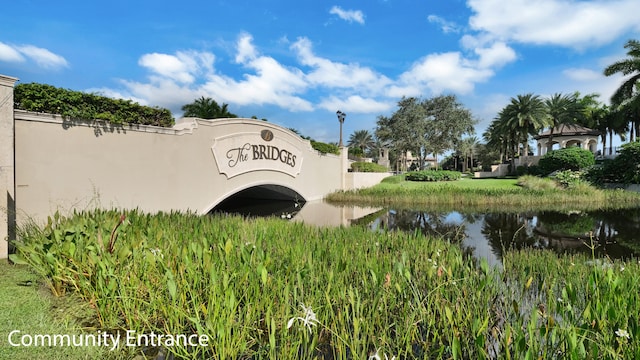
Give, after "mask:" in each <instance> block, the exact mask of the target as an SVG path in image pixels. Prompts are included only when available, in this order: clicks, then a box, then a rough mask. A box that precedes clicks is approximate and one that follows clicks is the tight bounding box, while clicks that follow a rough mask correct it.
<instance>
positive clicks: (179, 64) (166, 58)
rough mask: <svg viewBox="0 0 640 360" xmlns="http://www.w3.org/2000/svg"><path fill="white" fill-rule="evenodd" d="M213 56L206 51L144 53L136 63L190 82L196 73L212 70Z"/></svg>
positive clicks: (173, 78) (193, 79) (170, 77)
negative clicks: (169, 53) (171, 53)
mask: <svg viewBox="0 0 640 360" xmlns="http://www.w3.org/2000/svg"><path fill="white" fill-rule="evenodd" d="M214 60H215V56H214V55H213V54H211V53H207V52H196V51H188V52H183V51H178V52H177V53H176V54H175V55H168V54H159V53H152V54H145V55H143V56H142V57H141V58H140V60H139V61H138V64H140V65H141V66H143V67H146V68H147V69H149V70H151V71H152V72H153V73H156V74H158V75H161V76H163V77H166V78H169V79H172V80H175V81H178V82H181V83H185V84H190V83H193V82H194V81H195V79H196V75H198V74H201V73H203V72H207V71H212V66H213V61H214Z"/></svg>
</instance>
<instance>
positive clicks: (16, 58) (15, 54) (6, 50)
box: [0, 42, 25, 62]
mask: <svg viewBox="0 0 640 360" xmlns="http://www.w3.org/2000/svg"><path fill="white" fill-rule="evenodd" d="M24 60H25V59H24V57H23V56H22V55H21V54H20V52H19V51H18V50H16V49H14V48H13V47H11V46H9V45H7V44H5V43H2V42H0V61H5V62H24Z"/></svg>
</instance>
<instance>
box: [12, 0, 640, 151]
mask: <svg viewBox="0 0 640 360" xmlns="http://www.w3.org/2000/svg"><path fill="white" fill-rule="evenodd" d="M2 7H3V13H4V15H3V21H2V22H0V74H3V75H8V76H13V77H17V78H18V79H19V81H20V82H22V83H30V82H37V83H45V84H50V85H53V86H56V87H63V88H68V89H72V90H79V91H90V92H100V93H102V94H104V95H107V96H112V97H122V98H128V99H133V100H135V101H138V102H140V103H142V104H146V105H151V106H161V107H166V108H169V109H170V110H171V111H172V112H173V114H174V116H175V117H180V115H181V111H180V108H181V107H182V105H184V104H187V103H190V102H192V101H193V100H194V99H196V98H198V97H200V96H205V97H211V98H213V99H215V100H216V101H217V102H218V103H220V104H222V103H228V104H229V110H230V111H231V112H233V113H235V114H238V115H240V116H243V117H251V116H253V115H255V116H258V117H259V118H267V119H268V120H269V121H271V122H274V123H276V124H279V125H282V126H285V127H292V128H296V129H298V130H299V131H300V132H301V133H302V134H303V135H308V136H311V137H313V138H315V139H317V140H321V141H327V142H332V141H335V142H337V140H338V131H339V123H338V120H337V117H336V111H337V110H341V111H343V112H345V113H347V118H346V122H345V127H344V134H345V138H348V136H349V135H350V134H351V133H352V132H354V131H356V130H362V129H367V130H371V131H373V129H374V128H375V123H376V119H377V117H378V116H379V115H385V116H388V115H390V114H392V113H393V112H394V111H395V110H396V104H397V102H398V100H400V99H401V97H402V96H417V97H422V98H430V97H433V96H437V95H441V94H455V95H456V96H457V97H458V99H459V100H460V102H462V103H463V105H465V106H466V107H467V108H469V109H470V110H471V111H472V113H473V114H474V116H475V117H476V118H477V119H478V120H479V123H478V125H477V127H476V129H477V135H478V136H479V137H480V136H481V134H482V132H483V131H484V129H485V128H486V126H487V125H488V124H489V123H490V122H491V120H492V119H493V118H494V117H495V115H496V114H497V112H498V111H499V110H500V109H502V108H503V107H504V106H505V105H506V104H507V103H508V102H509V99H510V98H511V97H515V96H516V95H518V94H526V93H534V94H538V95H541V96H549V95H551V94H553V93H557V92H562V93H568V92H574V91H580V93H582V94H588V93H599V94H600V95H601V97H600V100H601V102H603V103H607V104H608V103H609V97H610V95H611V94H612V93H613V91H614V90H615V89H616V88H617V87H618V86H619V85H620V83H621V82H622V78H621V77H616V76H614V77H605V76H603V75H602V71H603V69H604V68H605V67H606V66H607V65H609V64H611V63H613V62H614V61H617V60H620V59H623V58H625V57H626V52H625V49H624V47H623V46H624V44H625V43H626V41H627V40H629V39H639V38H640V21H638V14H640V1H638V0H600V1H596V0H594V1H586V0H528V1H524V0H509V1H505V0H466V1H462V0H443V1H433V0H432V1H427V0H423V1H416V0H368V1H353V0H351V1H324V0H313V1H312V0H296V1H291V0H253V1H245V0H235V1H228V0H220V1H217V0H212V1H193V0H183V1H180V2H176V1H171V2H169V1H163V0H154V1H147V0H142V1H137V0H112V1H110V2H94V1H86V0H83V1H75V0H65V1H58V2H52V1H50V0H14V1H10V2H6V3H5V4H3V5H2Z"/></svg>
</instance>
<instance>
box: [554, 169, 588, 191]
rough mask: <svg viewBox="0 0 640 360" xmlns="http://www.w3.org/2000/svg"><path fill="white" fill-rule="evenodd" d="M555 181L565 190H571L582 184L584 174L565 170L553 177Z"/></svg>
mask: <svg viewBox="0 0 640 360" xmlns="http://www.w3.org/2000/svg"><path fill="white" fill-rule="evenodd" d="M553 179H554V180H555V181H556V182H557V183H558V184H559V185H560V186H562V187H563V188H571V187H574V186H575V185H577V184H578V183H580V182H582V181H583V180H582V173H581V172H579V171H571V170H564V171H558V172H557V173H556V174H555V175H553Z"/></svg>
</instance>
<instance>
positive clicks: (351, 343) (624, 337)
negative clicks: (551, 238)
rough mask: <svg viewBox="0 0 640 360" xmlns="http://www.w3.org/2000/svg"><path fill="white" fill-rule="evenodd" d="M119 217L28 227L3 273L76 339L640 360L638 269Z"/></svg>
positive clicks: (355, 231)
mask: <svg viewBox="0 0 640 360" xmlns="http://www.w3.org/2000/svg"><path fill="white" fill-rule="evenodd" d="M122 215H123V216H121V214H120V213H117V212H113V211H96V212H91V213H82V214H78V215H76V216H74V217H73V218H70V219H64V218H59V219H56V220H55V221H53V222H52V223H51V224H50V225H49V226H48V227H47V228H45V229H42V230H37V229H34V228H32V229H30V231H29V233H28V234H25V235H26V237H25V240H24V243H23V244H18V248H19V251H20V253H19V256H18V257H16V260H19V261H20V262H25V263H29V264H30V265H31V266H32V267H33V268H34V269H35V270H36V271H37V272H39V273H40V274H41V275H42V276H43V277H44V278H45V279H46V283H47V284H48V286H49V288H50V289H51V290H52V291H53V292H54V293H56V294H58V295H60V296H69V294H77V295H79V296H81V297H82V298H83V299H84V301H85V302H86V303H88V304H90V305H91V308H92V309H93V310H94V313H93V315H92V316H91V317H90V319H92V321H93V325H92V327H88V328H86V331H87V332H92V331H93V332H95V331H98V330H104V331H107V330H108V331H110V332H111V333H114V334H115V333H122V332H123V331H126V330H133V331H135V332H136V334H143V333H150V332H154V333H159V334H173V335H178V334H198V335H203V336H206V337H207V339H208V342H207V344H206V346H200V345H198V346H167V347H168V349H169V350H170V351H171V352H173V353H174V354H176V355H177V356H179V357H181V358H212V359H245V358H271V359H314V358H335V359H366V358H368V357H369V356H372V355H375V354H377V355H378V357H379V358H385V356H386V357H388V358H392V357H393V356H395V357H396V359H405V358H407V359H414V358H417V359H430V358H454V359H456V358H457V359H460V358H474V359H487V358H527V357H528V358H538V357H543V358H576V359H583V358H605V359H606V358H611V359H613V358H617V357H618V356H622V357H624V358H637V357H638V356H640V344H639V343H638V341H637V340H636V339H637V338H638V337H639V336H640V327H639V326H638V324H639V321H640V319H638V314H640V299H639V294H638V292H637V287H638V285H640V284H639V283H640V272H639V270H640V265H639V264H638V262H637V261H629V262H625V263H622V262H615V263H613V262H611V263H610V262H604V261H593V260H590V259H586V258H580V257H563V258H557V257H556V256H555V255H553V254H551V253H546V252H534V251H532V252H526V253H524V252H523V253H511V254H509V255H508V256H507V257H506V258H505V259H504V269H503V270H502V271H500V270H498V269H491V268H489V267H487V266H486V264H480V265H478V264H476V263H475V261H474V260H473V259H468V258H465V257H464V256H463V255H462V253H461V250H460V249H459V248H458V247H456V246H452V245H450V244H448V243H446V242H444V241H441V240H438V239H432V238H425V237H423V236H421V235H419V234H407V233H402V232H397V233H372V232H370V231H369V230H366V229H363V228H359V227H350V228H314V227H308V226H305V225H303V224H299V223H288V222H282V221H279V220H276V219H257V220H243V219H241V218H237V217H198V216H193V215H185V214H158V215H146V214H140V213H138V212H126V213H124V214H122ZM3 331H6V330H3ZM2 336H3V337H5V336H6V334H5V333H4V332H3V333H2ZM157 350H158V349H157V348H156V349H154V348H149V347H147V348H142V347H139V348H126V349H123V348H121V349H120V350H119V354H120V355H122V356H135V355H139V354H141V353H142V352H143V351H147V352H152V351H157ZM51 351H52V353H53V351H57V350H55V349H53V350H51ZM111 356H115V355H114V354H111Z"/></svg>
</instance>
